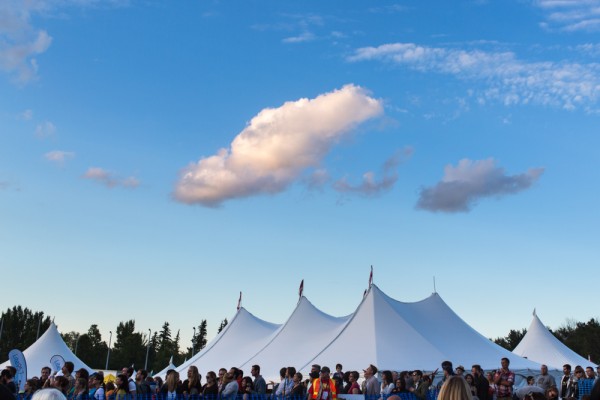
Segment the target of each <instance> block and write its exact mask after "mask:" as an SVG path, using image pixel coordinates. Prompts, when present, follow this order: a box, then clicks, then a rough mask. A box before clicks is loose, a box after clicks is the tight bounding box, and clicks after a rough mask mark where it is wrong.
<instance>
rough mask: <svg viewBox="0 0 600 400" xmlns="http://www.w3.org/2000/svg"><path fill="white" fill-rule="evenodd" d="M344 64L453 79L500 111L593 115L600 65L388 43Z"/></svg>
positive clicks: (365, 49)
mask: <svg viewBox="0 0 600 400" xmlns="http://www.w3.org/2000/svg"><path fill="white" fill-rule="evenodd" d="M347 59H348V61H350V62H360V61H369V60H376V61H382V62H389V63H392V64H395V65H398V66H400V67H406V68H410V69H412V70H416V71H420V72H423V73H441V74H447V75H453V76H455V77H457V78H458V79H463V80H465V81H468V82H469V83H470V84H475V83H478V84H479V85H480V86H481V89H476V91H475V93H476V96H477V100H478V101H480V102H485V101H488V100H493V101H500V102H502V103H504V104H505V105H517V104H539V105H544V106H554V107H562V108H564V109H575V108H583V109H585V110H587V111H589V110H591V109H593V107H594V106H595V104H596V102H597V100H598V97H599V96H600V64H597V63H576V62H553V61H543V62H527V61H523V60H520V59H518V58H517V56H516V55H515V54H514V53H512V52H508V51H504V52H493V51H483V50H463V49H454V48H444V47H428V46H421V45H418V44H415V43H390V44H384V45H381V46H377V47H363V48H359V49H357V50H356V51H355V52H354V53H353V54H352V55H351V56H349V57H348V58H347Z"/></svg>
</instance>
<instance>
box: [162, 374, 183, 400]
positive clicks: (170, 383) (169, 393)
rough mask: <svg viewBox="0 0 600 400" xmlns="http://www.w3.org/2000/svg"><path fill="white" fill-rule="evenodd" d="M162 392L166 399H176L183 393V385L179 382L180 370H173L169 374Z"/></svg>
mask: <svg viewBox="0 0 600 400" xmlns="http://www.w3.org/2000/svg"><path fill="white" fill-rule="evenodd" d="M161 392H162V394H163V396H164V397H163V398H164V399H166V400H175V399H176V398H177V396H178V395H180V394H182V391H181V385H180V384H179V372H177V371H175V370H171V371H170V372H169V373H168V374H167V378H166V379H165V384H164V385H163V387H162V389H161Z"/></svg>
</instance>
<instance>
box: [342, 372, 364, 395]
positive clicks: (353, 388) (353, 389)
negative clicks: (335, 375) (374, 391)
mask: <svg viewBox="0 0 600 400" xmlns="http://www.w3.org/2000/svg"><path fill="white" fill-rule="evenodd" d="M358 378H359V374H358V371H350V372H349V373H348V382H349V385H350V386H349V387H348V391H347V392H346V393H347V394H362V392H361V391H360V385H359V384H358Z"/></svg>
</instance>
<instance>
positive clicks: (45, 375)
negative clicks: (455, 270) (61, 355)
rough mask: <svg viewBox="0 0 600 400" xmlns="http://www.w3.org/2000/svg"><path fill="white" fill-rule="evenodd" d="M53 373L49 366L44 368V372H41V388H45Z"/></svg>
mask: <svg viewBox="0 0 600 400" xmlns="http://www.w3.org/2000/svg"><path fill="white" fill-rule="evenodd" d="M51 373H52V370H51V369H50V367H48V366H46V367H42V370H41V371H40V382H39V386H40V387H41V388H42V387H44V384H45V383H46V381H47V380H48V378H49V377H50V374H51Z"/></svg>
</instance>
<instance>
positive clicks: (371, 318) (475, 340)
mask: <svg viewBox="0 0 600 400" xmlns="http://www.w3.org/2000/svg"><path fill="white" fill-rule="evenodd" d="M502 357H508V358H509V359H510V360H511V364H510V365H511V369H513V370H527V369H532V370H539V364H537V363H535V362H533V361H530V360H527V359H524V358H520V357H517V356H515V355H514V354H513V353H511V352H509V351H508V350H506V349H504V348H502V347H500V346H498V345H496V344H495V343H493V342H492V341H490V340H489V339H487V338H485V337H484V336H482V335H481V334H479V333H478V332H477V331H475V330H474V329H473V328H471V327H470V326H469V325H468V324H467V323H465V322H464V321H463V320H462V319H461V318H460V317H459V316H458V315H456V314H455V313H454V312H453V311H452V310H451V309H450V307H448V305H446V303H445V302H444V301H443V300H442V299H441V298H440V296H439V295H438V294H437V293H434V294H432V295H431V296H429V297H428V298H426V299H424V300H421V301H418V302H415V303H402V302H399V301H397V300H394V299H392V298H391V297H389V296H387V295H386V294H385V293H383V292H382V291H381V290H380V289H379V288H378V287H377V286H375V285H371V287H370V288H369V291H368V293H367V295H366V296H365V297H364V298H363V300H362V302H361V303H360V305H359V306H358V308H357V310H356V312H355V313H354V315H353V316H352V318H351V319H350V321H349V322H348V323H347V324H346V325H345V327H344V329H343V330H342V331H341V332H340V333H339V335H338V336H337V338H335V339H334V340H333V341H332V342H331V343H330V344H329V345H328V346H326V347H325V348H324V349H323V350H322V351H321V352H320V353H319V354H318V355H317V356H316V357H314V358H313V359H312V360H310V361H309V362H308V363H306V364H305V365H304V366H302V367H301V368H300V370H301V371H308V369H309V368H310V365H311V364H313V363H317V364H320V365H335V363H338V362H339V363H341V364H343V365H344V368H345V369H346V370H352V369H354V370H357V371H360V370H361V369H362V368H365V367H367V366H368V365H369V364H370V363H372V364H374V365H376V366H377V367H378V368H379V369H381V370H384V369H390V370H401V369H408V370H410V369H422V370H429V371H431V370H435V369H436V368H438V367H439V365H440V363H441V362H442V361H444V360H450V361H452V362H453V363H454V364H455V365H459V364H462V365H471V364H480V365H481V366H482V367H483V368H484V369H489V368H495V367H498V365H499V363H500V359H501V358H502Z"/></svg>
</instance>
